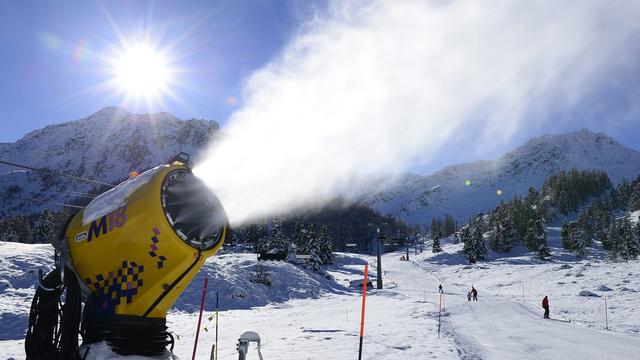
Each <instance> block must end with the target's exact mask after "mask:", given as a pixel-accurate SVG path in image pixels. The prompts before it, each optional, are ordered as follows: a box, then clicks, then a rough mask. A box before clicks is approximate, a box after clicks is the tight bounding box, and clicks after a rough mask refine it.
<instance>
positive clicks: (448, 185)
mask: <svg viewBox="0 0 640 360" xmlns="http://www.w3.org/2000/svg"><path fill="white" fill-rule="evenodd" d="M571 168H576V169H579V170H586V169H600V170H604V171H606V172H607V173H608V174H609V177H610V178H611V180H612V181H613V182H614V183H619V182H621V181H622V180H623V179H627V180H632V179H635V178H636V177H637V176H638V175H640V152H638V151H635V150H633V149H630V148H627V147H625V146H623V145H622V144H620V143H618V142H616V141H615V140H614V139H612V138H610V137H608V136H606V135H605V134H603V133H593V132H590V131H588V130H580V131H576V132H571V133H568V134H562V135H544V136H540V137H537V138H534V139H532V140H530V141H529V142H527V143H526V144H524V145H523V146H521V147H519V148H517V149H515V150H513V151H511V152H509V153H507V154H506V155H504V156H503V157H501V158H499V159H497V160H492V161H476V162H473V163H469V164H462V165H455V166H449V167H446V168H444V169H442V170H440V171H438V172H436V173H434V174H432V175H429V176H418V175H405V176H404V177H402V178H401V179H400V180H399V181H397V182H396V183H395V184H394V185H392V186H391V187H389V188H387V189H386V190H385V191H382V192H379V191H371V192H368V193H367V194H365V195H364V196H363V197H362V202H364V203H365V204H367V205H369V206H371V207H373V208H374V209H376V210H378V211H380V212H381V213H383V214H388V215H392V216H395V217H398V218H400V219H403V220H405V221H406V222H408V223H411V224H428V223H430V221H431V218H433V217H443V216H444V214H447V213H448V214H451V215H453V216H454V217H455V218H456V219H457V220H461V221H463V220H466V219H468V218H469V217H470V216H472V215H475V214H477V213H478V212H486V211H487V210H490V209H491V208H493V207H494V206H495V205H497V204H498V203H499V202H500V200H501V198H504V199H505V200H507V199H510V198H512V197H513V196H515V195H524V194H526V191H527V189H528V188H529V187H530V186H533V187H540V185H542V183H543V182H544V180H545V178H547V177H548V176H549V175H551V174H553V173H557V172H559V171H561V170H568V169H571ZM466 180H470V181H471V183H470V185H467V184H465V181H466ZM499 190H500V191H501V193H502V195H499V194H498V192H499Z"/></svg>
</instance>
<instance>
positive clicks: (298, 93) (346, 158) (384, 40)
mask: <svg viewBox="0 0 640 360" xmlns="http://www.w3.org/2000/svg"><path fill="white" fill-rule="evenodd" d="M638 18H640V2H634V1H619V2H617V1H613V2H611V1H588V0H580V1H531V2H525V1H483V2H478V1H433V2H427V1H373V2H365V3H363V2H357V3H344V2H337V3H335V4H334V5H333V6H332V7H331V9H330V11H329V12H328V14H325V15H323V16H320V17H317V18H315V19H314V21H313V22H312V23H309V24H306V26H305V27H304V30H303V31H301V32H300V33H299V34H298V35H297V36H295V37H294V38H293V39H292V41H291V42H290V43H289V44H288V45H287V46H286V47H285V48H284V49H283V51H282V53H281V55H280V56H279V57H278V58H277V59H275V60H274V61H273V62H271V63H270V64H268V65H267V66H265V67H264V68H263V69H261V70H259V71H257V72H255V73H254V74H253V75H252V76H251V77H250V79H248V82H247V85H246V88H245V93H244V96H243V97H244V102H243V103H244V105H243V107H242V108H241V109H239V110H238V111H237V112H236V113H234V114H233V115H232V116H231V118H230V119H229V121H228V127H227V128H226V129H225V135H224V138H223V139H222V140H221V141H218V142H217V143H216V144H214V146H213V147H212V148H211V149H210V151H209V152H208V154H207V155H206V156H205V158H204V159H203V160H202V161H201V162H200V164H199V165H198V166H197V167H196V169H195V171H196V174H197V175H198V176H200V177H202V178H203V179H204V180H205V181H206V182H207V183H208V184H209V186H210V187H211V188H212V189H213V190H214V191H216V192H217V193H218V195H219V196H220V198H221V200H222V201H223V203H224V205H225V207H226V209H227V211H228V214H229V217H230V220H231V221H232V223H242V222H244V221H247V220H250V219H254V218H257V217H261V216H265V215H269V214H277V213H283V212H287V211H289V210H290V209H292V208H296V207H301V206H312V205H316V204H319V203H322V202H323V201H324V200H326V199H328V198H329V197H331V196H334V195H337V194H341V193H353V192H357V191H358V189H360V188H361V187H362V185H363V183H366V182H367V181H368V180H370V179H371V178H372V176H374V175H377V174H380V173H381V172H385V173H392V174H394V173H396V174H397V173H399V172H401V171H403V170H404V169H406V168H407V167H409V166H410V165H411V164H412V163H415V162H416V161H421V162H423V163H428V162H429V161H432V160H433V159H434V158H435V157H436V156H438V150H439V148H440V147H441V146H443V144H445V143H447V141H449V140H450V139H452V137H454V136H456V134H457V133H461V132H462V133H465V134H466V135H467V138H472V139H474V141H473V144H470V148H472V149H475V150H477V149H482V148H483V147H490V146H493V145H495V144H498V143H500V142H502V141H505V140H507V139H508V138H509V137H510V136H512V135H513V134H514V133H516V132H517V131H518V130H519V129H520V128H522V127H523V126H540V124H541V123H543V122H545V121H546V120H545V119H546V118H547V117H546V116H545V113H546V109H551V108H558V107H561V108H571V107H574V106H576V105H577V104H579V103H580V102H581V100H582V99H583V98H584V96H585V94H588V93H590V91H591V90H592V89H594V88H597V87H598V86H600V84H601V83H602V81H603V80H605V79H606V78H607V77H609V76H611V74H612V73H619V72H620V71H624V69H625V68H626V67H629V66H631V64H632V62H633V61H634V59H636V57H635V56H634V55H633V51H634V50H635V49H634V45H633V44H632V43H631V42H632V41H633V39H634V38H635V39H636V40H637V35H638V31H639V27H640V22H638V21H637V19H638ZM532 114H535V115H536V116H534V117H532V116H530V115H532ZM532 118H535V120H531V119H532ZM532 121H534V123H531V122H532Z"/></svg>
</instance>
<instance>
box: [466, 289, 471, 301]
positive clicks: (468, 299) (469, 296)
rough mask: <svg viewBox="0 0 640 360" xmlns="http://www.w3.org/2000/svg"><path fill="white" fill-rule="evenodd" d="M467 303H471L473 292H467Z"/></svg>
mask: <svg viewBox="0 0 640 360" xmlns="http://www.w3.org/2000/svg"><path fill="white" fill-rule="evenodd" d="M467 301H471V290H469V291H468V292H467Z"/></svg>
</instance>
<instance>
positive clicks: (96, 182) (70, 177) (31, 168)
mask: <svg viewBox="0 0 640 360" xmlns="http://www.w3.org/2000/svg"><path fill="white" fill-rule="evenodd" d="M0 164H4V165H9V166H15V167H18V168H22V169H27V170H33V171H38V172H43V173H48V174H52V175H55V176H59V177H66V178H69V179H73V180H77V181H84V182H88V183H93V184H98V185H104V186H108V187H111V188H114V187H116V185H113V184H109V183H106V182H103V181H98V180H93V179H87V178H83V177H79V176H73V175H69V174H64V173H61V172H58V171H54V170H49V169H45V168H34V167H31V166H27V165H22V164H16V163H12V162H8V161H4V160H0Z"/></svg>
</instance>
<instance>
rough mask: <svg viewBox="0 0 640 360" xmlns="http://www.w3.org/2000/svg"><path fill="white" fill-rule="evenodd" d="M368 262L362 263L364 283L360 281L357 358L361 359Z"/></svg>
mask: <svg viewBox="0 0 640 360" xmlns="http://www.w3.org/2000/svg"><path fill="white" fill-rule="evenodd" d="M368 273H369V264H364V283H362V317H361V318H360V349H359V350H358V360H362V338H363V336H364V309H365V305H366V303H367V274H368Z"/></svg>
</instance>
